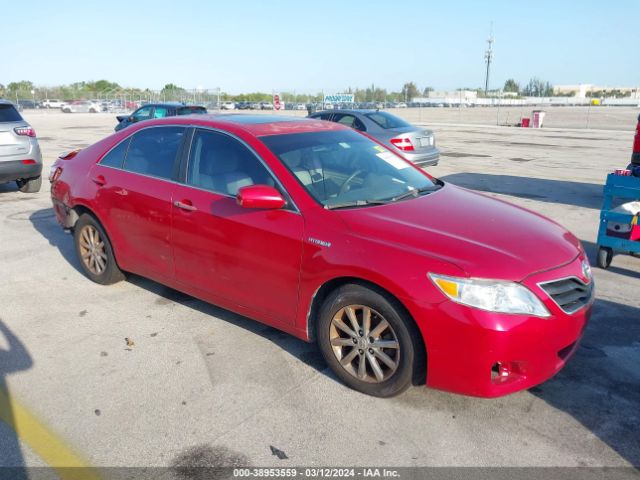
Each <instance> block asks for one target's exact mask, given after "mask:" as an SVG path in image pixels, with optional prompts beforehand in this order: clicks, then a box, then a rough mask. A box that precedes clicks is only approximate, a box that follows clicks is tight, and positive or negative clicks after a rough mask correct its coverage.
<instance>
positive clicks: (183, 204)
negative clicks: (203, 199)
mask: <svg viewBox="0 0 640 480" xmlns="http://www.w3.org/2000/svg"><path fill="white" fill-rule="evenodd" d="M173 206H174V207H178V208H180V209H182V210H186V211H187V212H194V211H196V210H197V208H196V207H194V206H193V204H192V203H191V201H190V200H183V201H182V202H181V201H178V200H176V201H175V202H173Z"/></svg>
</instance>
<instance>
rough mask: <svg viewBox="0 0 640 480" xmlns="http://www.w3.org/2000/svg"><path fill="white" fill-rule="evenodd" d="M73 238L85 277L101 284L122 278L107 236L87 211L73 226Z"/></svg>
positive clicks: (108, 283) (122, 275) (107, 283)
mask: <svg viewBox="0 0 640 480" xmlns="http://www.w3.org/2000/svg"><path fill="white" fill-rule="evenodd" d="M73 240H74V243H75V247H76V254H77V255H78V258H79V259H80V265H81V266H82V270H83V271H84V273H85V274H86V275H87V277H89V278H90V279H91V280H93V281H94V282H96V283H99V284H101V285H110V284H112V283H116V282H119V281H120V280H124V278H125V277H124V274H123V273H122V271H121V270H120V268H119V267H118V264H117V262H116V258H115V256H114V254H113V247H112V246H111V242H110V241H109V237H107V234H106V233H105V231H104V229H103V228H102V225H100V223H99V222H98V221H97V220H96V219H95V218H93V217H92V216H91V215H89V214H87V213H85V214H82V215H81V216H80V218H79V219H78V221H77V222H76V225H75V227H74V230H73Z"/></svg>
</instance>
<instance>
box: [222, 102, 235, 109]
mask: <svg viewBox="0 0 640 480" xmlns="http://www.w3.org/2000/svg"><path fill="white" fill-rule="evenodd" d="M220 109H221V110H235V109H236V104H235V103H233V102H222V103H221V104H220Z"/></svg>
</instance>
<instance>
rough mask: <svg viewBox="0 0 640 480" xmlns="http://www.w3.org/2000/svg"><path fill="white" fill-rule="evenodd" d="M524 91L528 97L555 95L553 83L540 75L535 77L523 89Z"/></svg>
mask: <svg viewBox="0 0 640 480" xmlns="http://www.w3.org/2000/svg"><path fill="white" fill-rule="evenodd" d="M522 93H523V95H526V96H528V97H550V96H551V95H553V85H551V84H550V83H549V82H545V81H544V80H540V79H539V78H538V77H533V78H531V79H530V80H529V83H527V85H526V87H524V88H523V89H522Z"/></svg>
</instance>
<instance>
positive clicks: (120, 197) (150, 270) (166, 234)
mask: <svg viewBox="0 0 640 480" xmlns="http://www.w3.org/2000/svg"><path fill="white" fill-rule="evenodd" d="M185 131H186V129H185V128H184V127H174V126H159V127H153V128H147V129H142V130H139V131H137V132H135V133H134V134H133V135H132V136H130V137H129V138H128V139H126V140H124V141H123V142H121V143H120V144H118V145H117V146H116V147H114V148H113V149H112V150H111V151H110V152H109V153H108V154H107V155H105V156H104V157H103V158H102V159H101V161H100V163H98V164H96V165H94V166H93V167H92V169H91V171H90V173H89V175H90V179H91V180H92V181H93V182H94V183H95V184H96V185H97V192H96V202H95V203H96V205H97V206H98V208H99V209H100V210H99V211H98V212H97V214H98V216H99V218H100V219H101V220H102V221H103V222H104V224H105V227H106V229H107V234H108V235H109V237H110V238H111V240H112V242H113V245H114V250H115V252H116V258H117V259H118V262H119V263H120V266H121V268H123V269H124V270H127V271H131V272H135V273H139V274H141V275H144V276H148V277H151V278H154V279H166V278H173V276H174V270H173V256H172V251H171V243H170V234H171V214H172V206H171V194H172V185H173V179H174V177H175V175H176V174H177V163H178V157H179V154H178V152H179V151H181V148H182V142H183V137H184V133H185Z"/></svg>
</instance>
